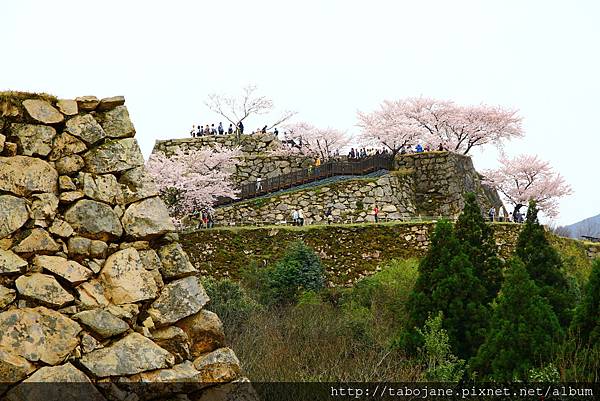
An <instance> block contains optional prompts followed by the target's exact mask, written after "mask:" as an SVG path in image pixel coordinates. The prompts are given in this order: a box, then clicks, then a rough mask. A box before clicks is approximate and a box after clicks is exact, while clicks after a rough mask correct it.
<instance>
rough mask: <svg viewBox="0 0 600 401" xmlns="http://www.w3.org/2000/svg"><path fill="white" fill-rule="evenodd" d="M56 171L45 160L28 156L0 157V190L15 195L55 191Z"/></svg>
mask: <svg viewBox="0 0 600 401" xmlns="http://www.w3.org/2000/svg"><path fill="white" fill-rule="evenodd" d="M57 183H58V173H57V172H56V170H55V169H54V168H53V167H52V166H51V165H50V164H49V163H47V162H45V161H43V160H41V159H38V158H35V157H28V156H14V157H0V191H6V192H11V193H13V194H15V195H17V196H29V195H31V193H32V192H51V193H56V192H57V186H58V185H57Z"/></svg>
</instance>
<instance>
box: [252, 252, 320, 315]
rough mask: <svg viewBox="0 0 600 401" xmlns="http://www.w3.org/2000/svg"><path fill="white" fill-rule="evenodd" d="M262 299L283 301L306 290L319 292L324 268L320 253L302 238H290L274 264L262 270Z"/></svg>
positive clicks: (274, 301)
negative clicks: (291, 240) (288, 243)
mask: <svg viewBox="0 0 600 401" xmlns="http://www.w3.org/2000/svg"><path fill="white" fill-rule="evenodd" d="M263 278H264V282H263V290H264V293H263V300H264V301H265V303H267V304H271V303H273V304H286V303H293V302H296V301H297V300H298V296H299V295H300V294H301V293H302V292H305V291H315V292H318V291H320V290H322V289H323V288H324V286H325V269H324V268H323V265H322V263H321V259H320V258H319V256H318V255H317V254H316V253H315V251H313V250H312V249H311V248H309V247H308V246H306V245H305V244H304V243H303V242H301V241H297V242H292V243H291V244H290V245H289V246H288V248H287V249H286V251H285V254H284V255H283V258H281V259H280V260H279V261H278V262H277V263H275V265H274V266H272V267H270V268H268V269H267V270H266V271H265V273H264V276H263Z"/></svg>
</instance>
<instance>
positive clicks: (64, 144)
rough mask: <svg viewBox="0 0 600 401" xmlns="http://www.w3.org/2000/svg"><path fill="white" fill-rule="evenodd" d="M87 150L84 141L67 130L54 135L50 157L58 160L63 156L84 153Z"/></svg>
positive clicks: (52, 159)
mask: <svg viewBox="0 0 600 401" xmlns="http://www.w3.org/2000/svg"><path fill="white" fill-rule="evenodd" d="M86 150H87V146H85V143H83V141H81V140H79V139H77V138H76V137H74V136H73V135H69V134H67V133H66V132H63V133H62V134H58V135H56V136H55V137H54V141H53V143H52V152H50V156H48V159H49V160H51V161H56V160H58V159H60V158H62V157H65V156H69V155H74V154H77V153H82V152H85V151H86Z"/></svg>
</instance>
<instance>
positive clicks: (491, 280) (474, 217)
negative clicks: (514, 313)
mask: <svg viewBox="0 0 600 401" xmlns="http://www.w3.org/2000/svg"><path fill="white" fill-rule="evenodd" d="M455 232H456V237H457V238H458V240H459V241H460V244H461V247H462V249H463V251H464V252H465V254H466V255H467V256H468V258H469V261H470V262H471V264H472V265H473V268H474V270H475V275H476V276H477V277H478V278H479V279H480V280H481V283H482V285H483V286H484V288H485V291H486V300H485V302H486V303H489V302H491V301H492V300H493V299H494V298H496V295H497V294H498V290H500V285H501V284H502V261H501V260H500V259H499V258H498V256H497V252H498V249H497V246H496V241H495V239H494V229H493V227H492V225H491V224H487V223H486V222H485V220H484V218H483V215H482V213H481V209H480V207H479V205H478V204H477V198H476V197H475V194H474V193H472V192H469V193H467V194H466V196H465V207H464V208H463V211H462V213H461V215H460V216H459V217H458V221H457V222H456V226H455Z"/></svg>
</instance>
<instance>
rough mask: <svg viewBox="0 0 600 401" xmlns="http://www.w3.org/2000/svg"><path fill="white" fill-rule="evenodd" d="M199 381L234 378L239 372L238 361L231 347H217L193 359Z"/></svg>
mask: <svg viewBox="0 0 600 401" xmlns="http://www.w3.org/2000/svg"><path fill="white" fill-rule="evenodd" d="M194 367H195V368H196V369H197V370H198V371H199V372H200V379H201V380H200V381H203V382H211V383H222V382H229V381H232V380H235V379H236V378H237V377H238V376H239V375H240V373H241V368H240V361H239V360H238V359H237V357H236V356H235V354H234V353H233V351H232V350H231V348H219V349H218V350H215V351H213V352H211V353H209V354H205V355H202V356H201V357H199V358H197V359H195V360H194Z"/></svg>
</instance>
